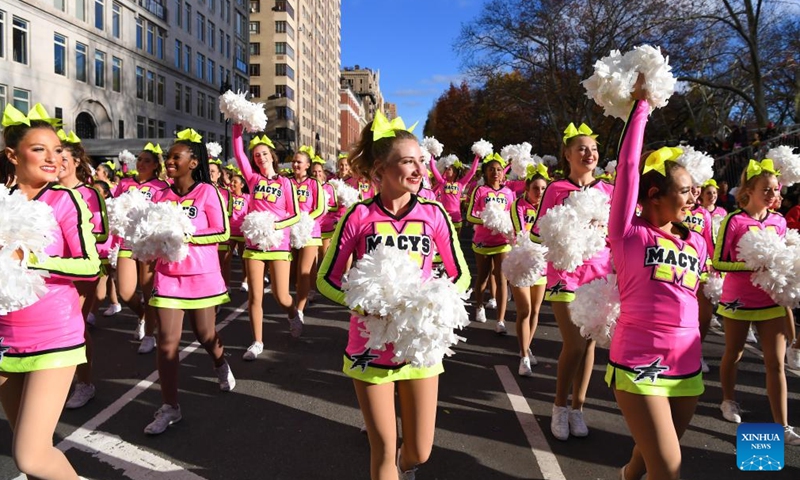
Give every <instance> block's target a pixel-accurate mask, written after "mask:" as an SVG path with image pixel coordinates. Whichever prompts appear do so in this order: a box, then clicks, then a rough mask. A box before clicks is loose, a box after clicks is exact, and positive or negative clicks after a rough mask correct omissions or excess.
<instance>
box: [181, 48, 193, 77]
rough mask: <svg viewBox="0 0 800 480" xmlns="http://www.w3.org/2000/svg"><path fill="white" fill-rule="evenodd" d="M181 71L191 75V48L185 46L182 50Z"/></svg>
mask: <svg viewBox="0 0 800 480" xmlns="http://www.w3.org/2000/svg"><path fill="white" fill-rule="evenodd" d="M183 71H184V72H186V73H192V47H190V46H189V45H185V48H184V49H183Z"/></svg>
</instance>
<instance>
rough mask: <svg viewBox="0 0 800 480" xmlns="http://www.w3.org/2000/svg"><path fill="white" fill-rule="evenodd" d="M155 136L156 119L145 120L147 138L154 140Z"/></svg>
mask: <svg viewBox="0 0 800 480" xmlns="http://www.w3.org/2000/svg"><path fill="white" fill-rule="evenodd" d="M155 136H156V119H155V118H148V119H147V138H155Z"/></svg>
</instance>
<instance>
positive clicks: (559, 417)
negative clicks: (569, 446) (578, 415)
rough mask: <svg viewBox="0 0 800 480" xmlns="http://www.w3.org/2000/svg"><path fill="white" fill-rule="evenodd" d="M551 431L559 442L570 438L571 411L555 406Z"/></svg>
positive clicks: (551, 420)
mask: <svg viewBox="0 0 800 480" xmlns="http://www.w3.org/2000/svg"><path fill="white" fill-rule="evenodd" d="M550 431H551V432H552V433H553V436H554V437H556V438H557V439H558V440H566V439H568V438H569V409H568V408H567V407H558V406H556V405H553V417H552V418H551V419H550Z"/></svg>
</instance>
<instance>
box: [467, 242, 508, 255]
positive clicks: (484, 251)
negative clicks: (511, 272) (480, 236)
mask: <svg viewBox="0 0 800 480" xmlns="http://www.w3.org/2000/svg"><path fill="white" fill-rule="evenodd" d="M472 251H473V252H475V253H479V254H481V255H497V254H498V253H506V252H510V251H511V245H508V244H505V245H498V246H496V247H479V246H477V245H475V244H474V243H473V244H472Z"/></svg>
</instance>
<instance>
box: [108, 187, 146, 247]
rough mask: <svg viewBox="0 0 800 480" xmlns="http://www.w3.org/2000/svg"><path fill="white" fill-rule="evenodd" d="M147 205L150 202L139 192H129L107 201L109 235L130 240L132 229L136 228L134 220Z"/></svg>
mask: <svg viewBox="0 0 800 480" xmlns="http://www.w3.org/2000/svg"><path fill="white" fill-rule="evenodd" d="M149 205H150V201H149V200H147V197H145V196H144V194H142V192H141V191H139V190H129V191H127V192H125V193H123V194H122V195H120V196H119V197H116V198H112V199H109V200H107V202H106V212H107V213H108V226H109V229H110V230H111V233H113V234H114V235H119V236H120V237H122V238H125V239H126V240H128V239H130V238H131V237H132V235H133V229H134V228H136V222H135V221H134V218H138V217H140V216H141V215H142V212H143V211H144V210H146V209H147V207H148V206H149Z"/></svg>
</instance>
